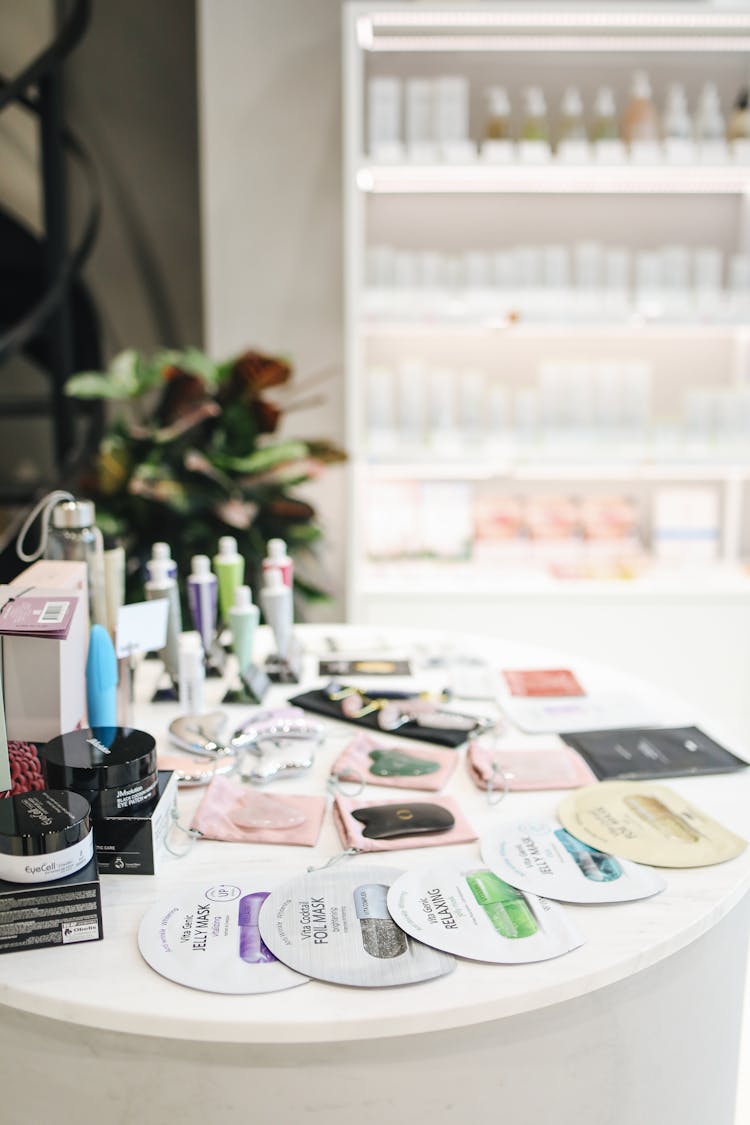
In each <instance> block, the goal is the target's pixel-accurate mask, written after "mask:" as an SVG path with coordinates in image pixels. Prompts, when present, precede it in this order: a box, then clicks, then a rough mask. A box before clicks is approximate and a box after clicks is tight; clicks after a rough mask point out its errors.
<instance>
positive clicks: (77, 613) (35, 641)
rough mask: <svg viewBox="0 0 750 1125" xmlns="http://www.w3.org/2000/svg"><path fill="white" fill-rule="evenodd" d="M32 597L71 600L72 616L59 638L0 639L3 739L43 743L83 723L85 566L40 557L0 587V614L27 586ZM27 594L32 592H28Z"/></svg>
mask: <svg viewBox="0 0 750 1125" xmlns="http://www.w3.org/2000/svg"><path fill="white" fill-rule="evenodd" d="M30 586H33V587H34V591H33V592H34V596H40V595H42V596H49V598H50V601H53V600H54V598H55V597H57V598H61V597H63V596H68V597H70V596H74V597H75V599H76V602H75V606H74V610H73V617H72V620H71V622H70V627H69V628H68V632H67V636H66V637H65V639H64V640H55V639H53V638H51V637H21V636H12V637H11V636H0V654H1V655H2V675H3V688H4V695H5V716H6V723H7V727H8V738H9V739H12V740H17V741H19V742H47V741H49V739H50V738H54V737H55V735H57V734H59V733H60V731H61V730H74V729H75V728H76V727H78V726H82V725H85V719H86V651H87V648H88V634H89V612H88V592H87V578H86V564H85V563H82V562H64V561H60V562H57V561H52V560H47V559H41V560H40V561H39V562H36V563H33V564H32V565H31V566H29V567H27V568H26V570H24V571H22V572H21V574H19V575H18V577H17V578H15V579H14V580H13V582H12V583H11V584H10V585H9V586H2V587H0V611H1V607H2V605H5V603H6V602H7V601H8V599H9V598H10V597H18V596H19V595H20V594H21V592H22V591H24V590H26V589H28V587H30ZM29 593H31V591H29Z"/></svg>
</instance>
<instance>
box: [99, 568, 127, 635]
mask: <svg viewBox="0 0 750 1125" xmlns="http://www.w3.org/2000/svg"><path fill="white" fill-rule="evenodd" d="M103 565H104V600H105V604H106V607H107V622H106V624H107V632H108V633H109V635H110V637H111V638H112V640H114V639H115V633H116V632H117V615H118V613H119V612H120V607H121V606H122V605H123V603H124V601H125V566H126V558H125V548H124V547H119V546H115V547H106V548H105V551H104V555H103Z"/></svg>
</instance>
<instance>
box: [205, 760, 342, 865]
mask: <svg viewBox="0 0 750 1125" xmlns="http://www.w3.org/2000/svg"><path fill="white" fill-rule="evenodd" d="M325 811H326V799H325V797H301V796H297V795H291V794H289V795H287V794H285V795H284V796H282V797H277V796H275V795H274V794H271V793H262V792H259V791H258V790H257V789H251V788H250V787H249V786H247V785H242V784H241V783H240V782H238V781H234V780H232V778H229V777H214V778H213V779H212V781H211V783H210V785H209V786H208V788H207V789H206V792H205V793H204V794H203V799H202V801H201V803H200V804H199V805H198V808H197V809H196V811H195V816H194V817H193V823H192V825H191V827H192V828H193V829H195V831H197V832H200V834H201V836H205V837H206V838H207V839H209V840H228V841H230V842H233V843H238V844H301V845H303V846H304V847H308V848H312V847H314V846H315V844H316V843H317V842H318V836H319V835H320V829H321V826H322V824H323V817H324V815H325Z"/></svg>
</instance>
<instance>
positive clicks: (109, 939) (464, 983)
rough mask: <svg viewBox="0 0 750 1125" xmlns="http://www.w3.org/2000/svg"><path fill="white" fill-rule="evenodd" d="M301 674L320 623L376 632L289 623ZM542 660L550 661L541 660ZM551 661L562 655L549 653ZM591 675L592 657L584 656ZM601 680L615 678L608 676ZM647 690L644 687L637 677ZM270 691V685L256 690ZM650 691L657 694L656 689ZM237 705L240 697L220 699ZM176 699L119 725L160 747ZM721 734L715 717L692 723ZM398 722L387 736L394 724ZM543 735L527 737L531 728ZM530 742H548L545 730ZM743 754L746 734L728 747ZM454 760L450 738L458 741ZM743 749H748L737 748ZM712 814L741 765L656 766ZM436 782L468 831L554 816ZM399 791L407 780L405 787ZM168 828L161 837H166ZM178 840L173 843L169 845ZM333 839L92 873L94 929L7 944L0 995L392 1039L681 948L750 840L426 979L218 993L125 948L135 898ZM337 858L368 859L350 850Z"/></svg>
mask: <svg viewBox="0 0 750 1125" xmlns="http://www.w3.org/2000/svg"><path fill="white" fill-rule="evenodd" d="M300 633H301V635H302V638H303V642H304V645H305V650H306V654H307V656H306V659H307V661H308V668H309V671H310V675H309V676H305V679H304V685H305V686H313V684H314V681H315V673H314V669H315V668H316V661H317V657H318V656H319V655H322V654H325V653H326V643H327V638H329V637H334V638H335V639H336V641H337V643H339V645H340V646H341V647H342V648H343V647H344V643H346V648H347V649H350V650H356V649H361V648H363V647H365V645H364V642H366V641H369V642H370V644H368V645H367V647H368V648H370V649H371V648H372V647H373V646H375V647H377V646H378V645H379V644H380V643H381V641H382V640H383V638H381V637H379V635H378V633H377V631H376V630H372V629H369V630H355V629H349V630H347V629H344V628H342V627H335V628H334V627H306V628H303V629H302V630H300ZM387 642H388V644H389V645H390V647H391V648H396V647H398V648H400V649H401V650H402V651H403V650H406V649H413V647H414V644H415V642H418V644H419V651H420V652H421V653H423V654H424V653H426V652H427V651H428V650H431V651H440V650H443V651H446V652H448V653H449V654H452V658H455V657H456V656H457V655H458V654H463V653H469V652H471V653H473V654H475V655H480V656H483V657H486V658H487V659H488V660H489V661H490V663H491V666H492V668H494V669H499V668H502V667H513V666H515V667H535V666H536V667H560V666H567V667H571V668H573V669H574V670H576V669H578V670H579V672H581V673H582V674H583V673H585V672H586V671H587V667H588V666H587V665H586V663H585V662H583V661H578V660H575V661H572V660H569V659H566V658H565V657H561V656H560V654H556V655H555V654H550V653H545V652H542V651H540V650H537V649H534V650H524V649H523V648H522V647H521V646H519V645H517V644H515V643H514V644H512V645H511V644H504V643H503V642H501V641H496V642H492V643H490V642H488V641H486V640H480V639H473V638H455V637H443V638H441V635H440V634H437V633H435V634H428V633H420V634H415V633H414V632H405V633H404V634H402V635H398V634H394V633H392V632H389V633H388V637H387ZM553 659H554V660H555V663H554V664H552V663H551V660H553ZM561 661H562V662H563V663H562V664H561ZM157 667H158V666H157V665H156V664H152V663H147V664H144V665H143V666H142V667H141V668H140V669H139V675H138V681H137V688H138V692H137V694H138V697H139V699H140V700H143V699H145V698H147V697H148V695H150V688H151V685H152V683H153V678H154V675H155V673H156V671H157ZM596 672H597V674H598V675H603V673H602V672H601V669H597V670H596ZM445 676H446V672H445V669H444V668H442V669H441V668H436V669H433V670H430V671H428V672H424V671H421V672H420V679H422V680H424V679H426V678H427V679H429V678H430V677H432V680H433V682H434V684H435V686H442V684H443V682H444V681H445ZM612 682H613V683H614V682H617V683H618V684H619V685H622V684H624V682H625V681H624V680H623V678H622V677H619V676H618V677H614V678H613V681H612ZM225 686H226V685H225V684H224V683H223V682H220V681H208V683H207V700H208V703H209V704H210V705H211V706H213V705H214V703H218V701H219V700H220V699H221V696H222V695H223V692H224V689H225ZM643 690H645V691H647V690H648V689H643ZM293 691H294V689H290V688H284V689H283V690H282V689H278V688H275V689H273V697H272V698H273V701H276V700H280V699H282V698H285V697H286V696H287V695H291V694H293ZM266 702H267V703H268V702H271V699H270V698H269V700H267V701H266ZM661 702H662V703H664V701H663V700H662V701H661ZM457 706H458V707H459V709H464V710H466V709H469V708H470V707H473V708H474V709H475V710H477V711H479V710H481V711H483V712H485V713H488V714H494V713H495V708H494V707H493V705H492V704H491V703H479V702H477V703H471V704H469V703H468V702H465V701H464V702H461V701H459V703H458V704H457ZM669 706H670V707H671V708H672V710H671V711H670V714H673V715H674V719H673V720H669V721H685V722H688V721H695V720H697V719H698V718H699V716H698V715H696V714H693V713H692V712H691V709H690V707H689V706H682V707H680V705H679V704H676V703H675V702H674V701H669ZM230 710H231V711H232V714H233V715H236V717H237V718H238V719H239V718H240V716H245V715H246V714H248V713H249V710H250V709H249V708H239V707H237V708H232V709H230ZM177 713H178V709H177V707H176V705H172V704H158V705H151V704H147V703H144V702H137V703H136V706H135V711H134V715H133V725H134V726H139V727H142V728H144V729H147V730H150V731H151V732H152V733H153V734H154V735H155V736H156V737H157V740H158V742H159V745H160V746H164V747H166V745H167V742H166V737H165V731H166V727H167V724H168V722H169V721H170V720H171V719H172V718H173V717H174V716H175V715H176V714H177ZM703 725H704V727H706V729H708V731H709V732H710V733H713V734H715V735H717V736H719V737H721V734H722V732H721V731H720V730H719V729H717V727H716V726H715V725H713V726H712V725H710V724H708V725H707V724H705V723H704V724H703ZM353 732H354V728H353V727H351V726H348V725H346V724H340V723H329V724H327V738H326V742H325V745H324V746H323V748H322V749H321V750H320V752H319V754H318V758H317V762H316V766H315V769H314V773H313V774H312V775H311V776H310V777H305V778H297V779H289V780H285V781H280V782H277V783H275V785H274V786H273V787H272V790H271V791H272V792H275V793H283V792H290V793H291V792H296V793H321V792H323V791H324V789H325V781H326V777H327V775H328V771H329V768H330V764H331V762H332V761H333V759H334V757H335V756H336V755H337V754H338V752H339V751H340V749H341V748H342V747H343V745H344V744H345V743H346V742H347V741H348V740H349V739H350V738H351V737H352V734H353ZM395 737H396V736H394V738H395ZM539 738H541V736H537V741H538V740H539ZM505 741H506V743H507V744H508V745H511V744H513V745H515V744H523V743H525V742H528V741H529V739H528V737H527V736H522V735H517V734H516V733H515V732H512V731H508V733H507V735H506V736H505ZM543 741H544V742H545V743H548V742H550V741H552V742H554V738H553V736H546V737H545V738H544V739H543ZM731 748H732V749H734V750H735V751H736V752H738V753H740V754H743V750H744V747H742V746H740V745H737V743H736V742H735V743H734V744H732V746H731ZM457 753H458V754H459V755H461V758H462V759H463V754H464V751H463V749H461V750H459V751H457ZM743 756H747V755H746V754H743ZM667 784H669V785H671V786H673V787H674V788H675V789H677V790H679V791H680V792H682V793H683V794H684V795H685V796H687V797H689V798H690V799H691V800H692V801H694V802H695V803H696V804H698V805H700V806H701V807H702V808H703V809H705V810H706V811H707V812H708V813H710V814H711V815H713V816H714V817H715V818H716V819H718V820H720V821H721V822H722V823H724V824H726V825H727V826H728V827H730V828H732V829H733V830H734V831H735V832H737V833H738V834H739V835H741V836H745V837H747V835H748V833H749V832H750V811H748V810H750V771H748V772H745V773H739V774H730V775H724V776H710V777H704V778H685V779H676V780H670V781H668V782H667ZM402 792H404V791H401V790H395V789H392V790H390V789H382V788H376V787H372V788H371V789H370V790H369V791H368V793H367V796H368V797H372V798H377V797H380V796H382V797H383V799H384V800H385V799H388V798H389V797H391V796H394V795H396V794H401V793H402ZM446 792H448V793H450V794H451V795H452V796H454V797H455V798H456V799H457V800H458V801H459V803H460V805H461V807H462V809H463V811H464V812H465V813H466V815H467V817H468V819H469V820H470V822H471V823H472V825H473V826H474V828H475V830H476V832H477V833H478V834H479V835H481V834H482V832H483V831H484V830H485V828H486V827H487V826H488V825H489V824H490V823H492V822H493V821H494V820H495V819H496V818H498V817H500V818H508V819H516V818H518V817H524V816H533V817H540V816H545V815H553V814H554V812H555V809H556V807H557V804H558V801H559V799H560V796H561V794H558V793H552V792H543V793H511V794H510V795H509V796H508V797H507V798H506V800H505V801H504V802H503V803H501V804H500V805H499V806H498V807H496V808H489V807H488V805H487V802H486V798H485V796H484V795H483V794H482V793H480V791H479V790H478V789H476V788H475V787H474V785H473V784H472V782H471V781H470V779H469V776H468V773H467V771H466V769H465V766H464V764H463V761H461V762H460V764H459V766H458V768H457V770H456V773H455V774H454V776H453V778H452V780H451V782H450V783H449V786H448V788H447V790H446ZM200 794H201V791H200V790H183V791H182V792H181V794H180V798H179V809H180V816H181V820H182V821H183V823H189V820H190V817H191V815H192V810H193V808H194V807H195V805H196V803H197V801H198V800H199V798H200ZM411 795H412V797H413V796H414V792H413V791H412V794H411ZM173 839H174V837H173ZM180 843H181V841H180V840H179V838H177V839H176V840H175V844H176V845H177V846H179V844H180ZM340 850H341V845H340V843H339V839H338V836H337V834H336V830H335V828H334V826H333V823H332V821H331V818H330V816H327V817H326V819H325V822H324V827H323V831H322V834H321V838H320V840H319V842H318V845H317V847H316V848H314V849H310V848H302V847H279V846H261V845H243V844H228V843H215V842H210V841H206V840H199V841H197V842H196V843H195V845H194V847H193V848H192V851H191V852H190V854H188V855H186V856H185V857H183V858H176V857H173V856H168V857H167V858H166V860H165V861H164V862H163V865H162V867H161V869H160V873H159V874H158V875H157V876H113V875H107V876H103V877H102V910H103V917H104V940H103V941H101V942H91V943H83V944H79V945H74V946H68V947H64V948H63V947H60V948H55V949H46V950H38V951H29V952H21V953H11V954H6V955H5V956H3V957H2V958H0V1004H3V1005H6V1006H8V1007H11V1008H15V1009H17V1010H19V1011H20V1012H25V1013H30V1014H34V1015H37V1016H42V1017H47V1018H49V1019H53V1020H63V1021H68V1022H71V1023H75V1024H78V1025H81V1026H83V1027H88V1028H93V1029H108V1030H110V1031H116V1032H122V1033H132V1034H135V1035H140V1036H156V1037H160V1038H164V1039H178V1040H193V1041H196V1042H201V1041H213V1042H217V1043H222V1042H223V1043H255V1044H263V1043H265V1044H274V1043H310V1044H312V1043H321V1042H331V1041H337V1042H341V1041H347V1040H367V1039H381V1038H387V1037H397V1036H403V1035H408V1034H412V1033H417V1032H437V1031H441V1030H447V1029H453V1028H460V1027H468V1026H470V1025H473V1024H480V1023H483V1022H486V1021H496V1020H501V1019H503V1018H505V1017H510V1016H516V1015H520V1014H522V1013H528V1012H533V1011H534V1010H537V1009H541V1008H544V1007H546V1006H549V1005H554V1004H559V1003H561V1002H564V1001H568V1000H572V999H574V998H576V997H579V996H583V995H585V994H588V993H591V992H593V991H594V990H597V989H601V988H604V987H605V986H607V985H611V984H614V983H615V982H618V981H622V980H624V979H625V978H627V977H630V976H632V975H633V974H637V973H638V972H640V971H641V970H643V969H646V968H648V967H649V966H652V965H656V964H657V963H658V962H660V961H662V960H663V959H664V958H668V957H669V956H670V955H672V954H674V953H676V952H677V951H679V950H681V949H683V948H684V947H686V946H687V945H689V944H690V943H692V942H694V941H695V940H696V939H697V938H699V937H700V936H701V935H702V934H704V933H706V932H707V931H709V930H711V929H712V928H713V927H714V926H716V924H717V923H718V922H719V921H720V920H721V919H722V918H724V917H725V916H726V915H727V914H729V912H730V911H731V910H732V908H733V907H734V906H735V905H737V904H738V903H739V902H740V900H741V899H742V898H743V896H744V895H745V894H746V892H747V890H748V888H749V887H750V849H748V850H747V851H746V852H744V853H743V854H742V855H740V856H739V857H737V858H736V859H733V860H731V861H729V862H727V863H724V864H720V865H717V866H713V867H706V868H700V869H694V870H667V871H663V874H664V876H665V878H666V882H667V888H666V890H665V891H664V892H663V893H662V894H660V895H657V896H656V897H654V898H650V899H646V900H643V901H640V902H634V903H623V904H617V905H601V906H578V907H576V906H566V909H567V910H569V911H570V912H571V914H572V916H573V918H574V920H575V922H576V924H577V926H578V927H579V928H580V930H581V932H582V933H583V934H584V935H585V937H586V942H585V944H584V945H583V946H581V947H580V948H579V949H577V950H575V951H574V952H572V953H568V954H566V955H564V956H562V957H559V958H557V959H555V960H551V961H544V962H540V963H537V964H530V965H508V966H504V965H489V964H481V963H474V962H470V961H464V960H461V961H459V962H458V963H457V966H456V969H455V971H454V972H453V973H452V974H450V975H449V976H447V977H443V978H441V979H439V980H435V981H430V982H426V983H423V984H417V985H412V986H410V987H402V988H394V989H371V990H362V989H355V988H344V987H339V986H334V985H328V984H323V983H319V982H316V981H311V982H310V983H309V984H306V985H304V986H302V987H300V988H296V989H291V990H289V991H286V992H278V993H272V994H266V995H258V996H224V995H218V994H209V993H204V992H199V991H195V990H193V989H190V988H186V987H183V986H180V985H178V984H174V983H172V982H171V981H168V980H166V979H164V978H162V977H161V976H159V975H158V974H157V973H155V972H154V971H153V970H152V969H150V968H149V966H148V965H147V964H146V963H145V962H144V961H143V959H142V958H141V955H140V953H139V951H138V945H137V940H136V934H137V929H138V924H139V922H140V919H141V917H142V915H143V914H144V913H145V911H146V909H147V908H148V907H149V906H150V905H151V904H152V903H153V902H154V901H156V900H157V899H158V898H159V897H161V896H163V895H164V893H165V891H166V890H167V889H168V888H170V887H173V886H176V885H180V884H187V883H192V882H201V881H203V880H204V879H205V877H206V876H209V877H210V878H211V879H217V878H218V879H221V880H229V879H231V877H232V875H233V873H238V872H240V871H242V870H247V869H248V868H254V869H261V868H263V867H269V866H273V868H274V869H283V870H285V871H288V873H289V875H290V876H292V875H294V874H296V873H299V872H300V871H301V870H303V869H304V868H306V867H307V866H309V865H319V864H322V863H324V862H325V861H326V860H327V859H329V858H330V857H331V856H333V855H334V854H336V853H337V852H339V851H340ZM478 857H479V846H478V843H474V844H468V845H460V846H457V847H441V848H429V849H415V850H411V851H394V852H393V853H391V854H390V855H383V856H382V857H378V862H381V860H382V862H383V863H387V864H389V865H392V866H393V867H407V866H409V867H411V866H416V865H420V864H427V863H430V864H434V863H436V862H439V861H440V860H441V859H442V858H444V859H445V860H446V861H448V860H451V859H453V858H460V859H475V858H478ZM343 862H346V863H351V864H356V863H358V862H366V857H364V856H363V857H359V856H355V857H353V858H350V859H346V860H344V861H343Z"/></svg>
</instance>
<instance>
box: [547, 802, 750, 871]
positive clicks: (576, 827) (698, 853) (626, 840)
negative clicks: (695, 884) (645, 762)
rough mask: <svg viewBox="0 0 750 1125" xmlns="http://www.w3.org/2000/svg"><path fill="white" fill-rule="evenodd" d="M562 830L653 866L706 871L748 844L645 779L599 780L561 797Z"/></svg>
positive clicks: (701, 812)
mask: <svg viewBox="0 0 750 1125" xmlns="http://www.w3.org/2000/svg"><path fill="white" fill-rule="evenodd" d="M557 815H558V817H559V820H560V823H561V824H562V826H563V828H566V829H567V831H568V832H569V833H570V834H571V836H574V837H575V838H576V839H578V840H580V841H581V842H582V843H584V844H588V845H589V847H592V848H597V849H599V850H601V851H604V852H610V851H612V852H615V853H616V854H617V855H618V856H622V858H623V859H630V860H633V861H634V862H635V863H647V864H651V865H652V866H654V867H706V866H709V865H710V864H713V863H723V862H724V861H725V860H728V859H732V858H733V857H734V856H736V855H739V854H740V852H743V851H744V850H745V848H746V847H747V842H746V841H745V840H743V839H741V838H740V837H739V836H736V835H735V834H734V833H733V832H730V831H729V830H728V829H727V828H724V826H723V825H721V824H718V823H717V822H716V821H715V820H713V819H712V818H711V817H710V816H708V815H707V814H706V813H704V812H703V811H702V810H701V809H699V808H696V806H695V805H693V804H692V803H691V802H690V801H688V800H686V799H685V798H684V797H682V796H681V795H680V794H679V793H676V792H675V791H674V790H672V789H669V788H667V786H666V785H656V784H654V783H653V782H646V781H640V782H639V781H600V782H599V783H598V784H597V785H591V786H589V787H588V788H586V789H580V790H578V792H576V793H572V794H570V796H568V797H566V798H564V800H563V801H562V802H561V803H560V806H559V807H558V810H557Z"/></svg>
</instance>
